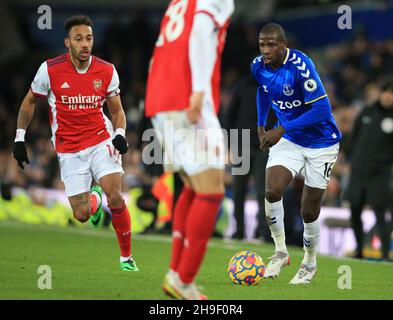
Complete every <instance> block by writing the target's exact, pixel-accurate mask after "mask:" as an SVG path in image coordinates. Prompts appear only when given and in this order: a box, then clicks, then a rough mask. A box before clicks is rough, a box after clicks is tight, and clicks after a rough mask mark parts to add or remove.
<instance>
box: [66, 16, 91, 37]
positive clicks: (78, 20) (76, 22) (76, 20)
mask: <svg viewBox="0 0 393 320" xmlns="http://www.w3.org/2000/svg"><path fill="white" fill-rule="evenodd" d="M80 25H84V26H89V27H93V21H92V20H91V19H90V17H89V16H84V15H77V16H72V17H69V18H68V19H67V20H66V22H65V23H64V31H65V36H66V37H68V34H69V32H70V30H71V28H72V27H74V26H80Z"/></svg>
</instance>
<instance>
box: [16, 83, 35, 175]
mask: <svg viewBox="0 0 393 320" xmlns="http://www.w3.org/2000/svg"><path fill="white" fill-rule="evenodd" d="M35 104H36V97H35V96H34V95H33V93H32V92H31V90H29V91H28V92H27V94H26V96H25V98H24V99H23V101H22V104H21V106H20V109H19V113H18V120H17V124H16V128H17V129H16V137H15V143H14V150H13V152H12V155H13V156H14V158H15V159H16V161H18V164H19V166H20V167H21V168H22V169H24V166H23V162H26V163H27V164H29V163H30V161H29V158H28V156H27V151H26V145H25V134H26V129H27V127H28V125H29V124H30V122H31V119H32V118H33V114H34V109H35Z"/></svg>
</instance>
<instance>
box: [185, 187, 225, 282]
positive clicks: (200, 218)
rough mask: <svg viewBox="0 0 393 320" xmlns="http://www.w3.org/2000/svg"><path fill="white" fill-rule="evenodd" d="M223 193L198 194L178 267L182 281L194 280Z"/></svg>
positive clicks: (190, 216) (213, 225) (191, 209)
mask: <svg viewBox="0 0 393 320" xmlns="http://www.w3.org/2000/svg"><path fill="white" fill-rule="evenodd" d="M223 196H224V195H223V194H222V193H217V194H196V195H195V197H194V201H193V202H192V206H191V208H190V210H189V213H188V217H187V222H186V239H185V245H184V249H183V253H182V256H181V261H180V264H179V267H178V272H179V276H180V279H181V281H182V282H184V283H190V282H192V281H193V280H194V278H195V276H196V274H197V272H198V270H199V267H200V265H201V264H202V260H203V258H204V256H205V252H206V246H207V242H208V241H209V238H210V236H211V235H212V233H213V230H214V227H215V224H216V218H217V214H218V209H219V208H220V206H221V201H222V198H223Z"/></svg>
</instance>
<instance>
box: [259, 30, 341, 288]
mask: <svg viewBox="0 0 393 320" xmlns="http://www.w3.org/2000/svg"><path fill="white" fill-rule="evenodd" d="M259 48H260V52H261V55H259V56H257V57H256V58H255V59H254V60H253V62H252V64H251V71H252V75H253V77H254V79H255V80H256V82H257V83H258V87H257V109H258V135H259V141H260V149H262V150H264V151H268V150H269V159H268V163H267V166H266V190H265V198H266V199H265V205H266V219H267V222H268V224H269V228H270V232H271V235H272V238H273V240H274V243H275V253H274V254H273V256H272V258H271V260H270V261H269V263H268V265H267V267H266V272H265V277H266V278H274V277H278V276H279V274H280V271H281V269H282V268H283V267H285V266H287V265H289V263H290V257H289V254H288V250H287V247H286V244H285V230H284V207H283V202H282V196H283V193H284V190H285V188H286V187H287V186H288V185H289V183H290V182H291V181H292V179H293V177H294V176H295V175H297V174H302V175H303V176H304V177H305V186H304V189H303V195H302V200H301V215H302V218H303V224H304V233H303V249H304V251H305V254H304V258H303V260H302V263H301V265H300V268H299V270H298V272H297V273H296V275H295V276H294V277H293V279H292V280H291V281H290V284H308V283H310V282H311V280H312V279H313V278H314V276H315V274H316V271H317V261H316V252H317V246H318V240H319V231H320V220H319V213H320V209H321V200H322V196H323V193H324V191H325V189H326V186H327V183H328V182H329V179H330V174H331V171H332V167H333V165H334V163H335V161H336V158H337V154H338V150H339V141H340V139H341V133H340V131H339V129H338V128H337V125H336V122H335V120H334V117H333V115H332V111H331V107H330V103H329V99H328V96H327V94H326V91H325V89H324V87H323V84H322V82H321V79H320V77H319V75H318V72H317V70H316V68H315V66H314V64H313V62H312V60H311V59H310V58H309V57H307V56H306V55H305V54H304V53H303V52H301V51H298V50H295V49H291V48H288V47H287V41H286V36H285V32H284V30H283V28H282V27H281V26H280V25H278V24H275V23H269V24H267V25H265V26H264V27H263V28H262V30H261V32H260V34H259ZM270 108H273V110H274V112H275V114H276V116H277V118H278V122H277V124H276V126H275V127H274V129H272V130H269V131H265V125H266V118H267V115H268V111H269V109H270Z"/></svg>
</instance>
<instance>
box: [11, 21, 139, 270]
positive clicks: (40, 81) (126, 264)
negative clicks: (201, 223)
mask: <svg viewBox="0 0 393 320" xmlns="http://www.w3.org/2000/svg"><path fill="white" fill-rule="evenodd" d="M65 32H66V34H65V39H64V43H65V45H66V47H67V48H68V53H66V54H63V55H60V56H58V57H56V58H53V59H49V60H46V61H45V62H44V63H42V64H41V66H40V68H39V69H38V72H37V74H36V76H35V78H34V81H33V82H32V84H31V88H30V90H29V91H28V93H27V95H26V97H25V98H24V100H23V102H22V105H21V107H20V110H19V114H18V120H17V132H16V138H15V144H14V150H13V155H14V157H15V159H16V160H17V161H18V164H19V165H20V167H21V168H22V169H24V167H23V162H26V163H29V159H28V156H27V152H26V146H25V132H26V129H27V126H28V125H29V123H30V121H31V119H32V117H33V113H34V109H35V104H36V99H37V98H44V99H47V101H48V104H49V108H50V110H49V111H50V112H49V115H50V125H51V129H52V143H53V146H54V148H55V150H56V152H57V156H58V159H59V163H60V173H61V180H62V181H63V183H64V186H65V192H66V194H67V196H68V199H69V201H70V204H71V207H72V210H73V215H74V217H75V219H77V220H78V221H80V222H86V221H87V220H89V222H90V223H91V225H92V226H93V227H95V228H99V227H101V226H102V224H103V222H104V218H105V214H104V212H103V210H102V191H104V192H105V194H106V196H107V199H108V207H109V208H110V210H111V213H112V224H113V227H114V229H115V231H116V234H117V238H118V242H119V246H120V251H121V257H120V269H121V270H124V271H138V268H137V266H136V264H135V261H134V259H133V257H132V254H131V221H130V214H129V212H128V209H127V207H126V205H125V203H124V199H123V197H122V194H121V175H122V174H123V173H124V172H123V168H122V163H121V154H124V153H126V152H127V150H128V143H127V141H126V138H125V129H126V118H125V114H124V110H123V107H122V104H121V100H120V95H119V93H120V90H119V76H118V74H117V71H116V69H115V67H114V65H113V64H111V63H108V62H106V61H104V60H102V59H100V58H98V57H95V56H93V55H92V54H91V52H92V49H93V41H94V38H93V31H92V21H91V20H90V18H89V17H87V16H73V17H71V18H69V19H68V20H67V21H66V23H65ZM105 101H106V103H107V105H108V108H109V112H110V114H111V118H112V121H110V120H109V119H108V118H107V117H106V116H105V115H104V113H103V109H102V108H103V105H104V102H105ZM92 178H94V179H95V181H96V182H98V183H99V185H97V186H93V187H92V188H90V187H91V182H92Z"/></svg>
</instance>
